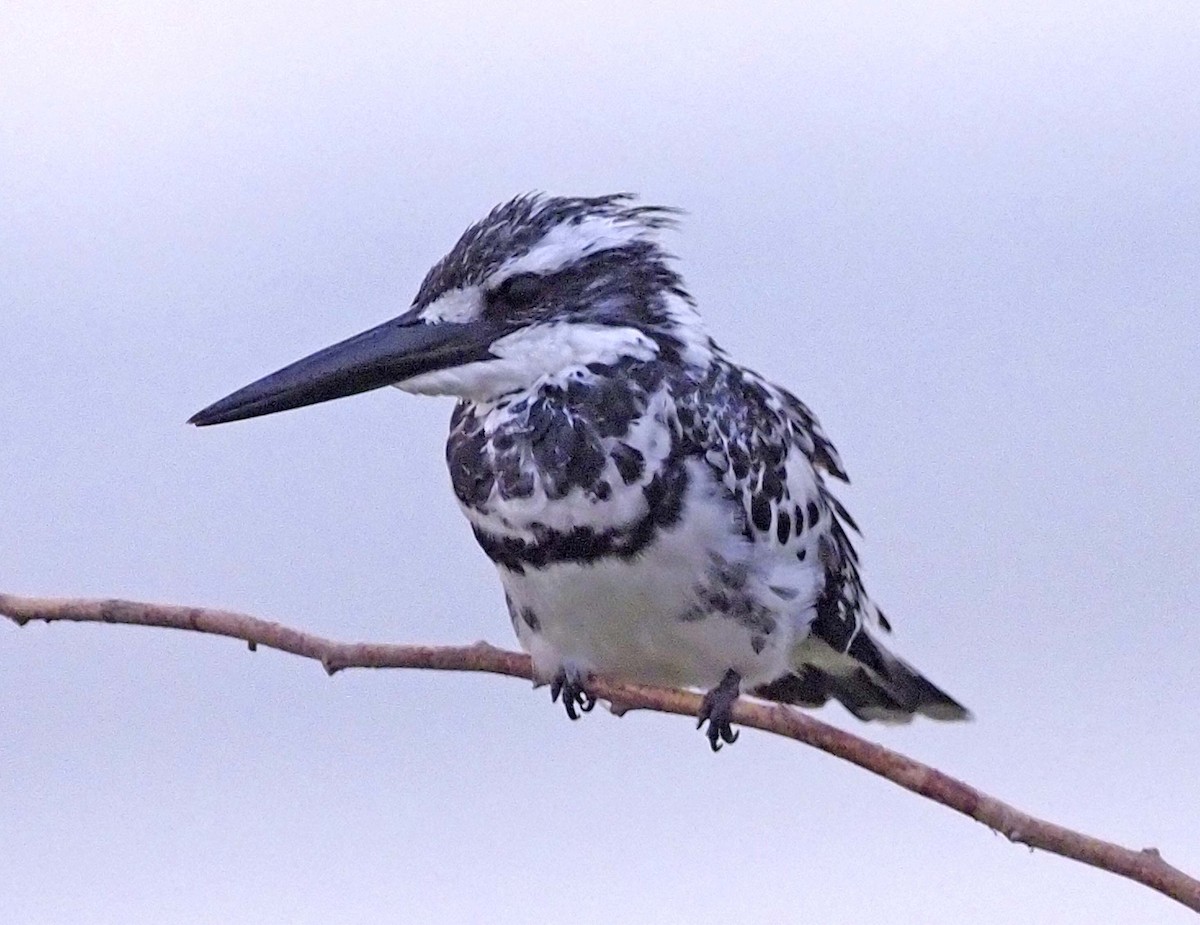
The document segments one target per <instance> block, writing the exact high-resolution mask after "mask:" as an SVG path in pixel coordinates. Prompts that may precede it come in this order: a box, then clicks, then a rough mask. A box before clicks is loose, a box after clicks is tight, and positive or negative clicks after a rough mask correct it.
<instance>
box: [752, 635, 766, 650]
mask: <svg viewBox="0 0 1200 925" xmlns="http://www.w3.org/2000/svg"><path fill="white" fill-rule="evenodd" d="M766 647H767V638H766V637H765V636H758V635H754V636H751V637H750V648H751V649H753V650H754V654H755V655H760V654H761V653H762V650H763V649H765V648H766Z"/></svg>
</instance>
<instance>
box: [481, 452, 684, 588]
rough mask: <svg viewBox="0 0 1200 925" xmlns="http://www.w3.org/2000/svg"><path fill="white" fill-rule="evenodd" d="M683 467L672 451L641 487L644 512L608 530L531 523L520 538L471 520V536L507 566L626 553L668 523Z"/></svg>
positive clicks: (679, 496) (676, 505)
mask: <svg viewBox="0 0 1200 925" xmlns="http://www.w3.org/2000/svg"><path fill="white" fill-rule="evenodd" d="M687 486H688V473H687V469H686V468H685V467H684V466H683V465H682V463H681V461H680V460H679V459H678V458H676V457H668V460H667V465H666V466H665V468H664V469H663V470H662V471H661V472H659V473H658V474H657V475H656V476H655V477H654V478H653V479H651V480H650V483H649V484H648V485H647V486H646V487H645V488H644V489H643V494H644V496H645V499H646V505H647V511H646V515H645V516H644V517H643V518H642V519H641V520H638V521H635V522H634V523H632V524H630V525H628V526H624V527H615V528H612V529H608V530H594V529H592V528H591V527H575V528H574V529H572V530H568V531H565V532H563V531H557V530H550V529H549V528H547V527H545V526H544V525H542V526H541V529H540V530H539V529H538V528H537V525H533V526H531V529H532V530H533V532H534V535H535V539H534V541H533V542H526V541H525V540H522V539H517V538H515V537H511V536H496V535H494V534H491V533H488V532H487V531H486V530H483V529H481V528H480V527H478V526H475V527H474V528H473V529H474V532H475V539H476V540H477V541H478V542H479V545H480V546H482V547H483V551H484V552H485V553H486V554H487V556H488V558H490V559H491V560H492V561H493V562H495V563H497V564H498V565H502V566H504V567H505V568H507V569H509V570H510V571H513V572H523V571H525V569H526V568H535V569H536V568H544V567H546V566H547V565H552V564H554V563H558V562H595V561H596V560H598V559H604V558H609V557H615V558H619V559H632V558H633V557H634V556H637V555H638V554H639V553H641V552H642V551H643V550H644V549H645V548H646V547H647V546H649V545H650V543H651V542H653V540H654V538H655V535H656V534H657V532H658V531H659V530H664V529H668V528H670V527H673V526H674V525H675V524H676V523H677V522H678V521H679V517H680V514H681V513H682V511H683V498H684V495H685V494H686V492H687Z"/></svg>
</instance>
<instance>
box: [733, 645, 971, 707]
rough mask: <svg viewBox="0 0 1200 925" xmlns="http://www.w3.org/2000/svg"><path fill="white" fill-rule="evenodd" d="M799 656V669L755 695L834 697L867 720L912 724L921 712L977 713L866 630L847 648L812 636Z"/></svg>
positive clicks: (787, 699) (810, 702) (793, 699)
mask: <svg viewBox="0 0 1200 925" xmlns="http://www.w3.org/2000/svg"><path fill="white" fill-rule="evenodd" d="M797 656H798V658H797V662H796V670H795V671H794V672H793V673H791V674H787V675H784V676H783V677H781V678H778V679H776V680H774V681H772V682H771V683H770V684H767V685H764V686H762V687H759V688H757V689H756V690H755V691H754V694H755V695H756V696H758V697H764V698H766V699H767V700H776V701H779V702H780V703H794V704H798V705H801V706H820V705H821V704H824V703H825V702H826V701H828V700H829V699H830V698H833V699H835V700H837V701H839V702H840V703H841V704H842V705H843V706H844V707H845V708H846V709H847V710H849V711H850V712H851V713H852V714H854V715H855V716H856V717H858V718H859V719H861V720H868V721H870V720H878V721H880V722H884V723H906V722H908V721H909V720H911V719H912V718H913V716H914V715H916V714H921V715H922V716H928V717H930V718H931V719H937V720H965V719H970V718H971V713H970V711H969V710H967V708H966V707H964V706H963V705H962V704H960V703H959V702H958V701H957V700H955V699H954V698H953V697H951V696H950V695H949V694H947V693H946V692H945V691H943V690H942V689H941V688H940V687H938V686H937V685H936V684H934V683H933V682H932V681H930V680H929V679H928V678H926V677H924V676H923V675H922V674H920V672H918V671H917V670H916V669H915V668H913V667H912V666H911V665H909V664H908V663H907V662H905V661H904V660H903V659H901V658H899V657H897V656H895V655H893V654H892V653H891V652H889V651H888V650H887V649H885V648H883V646H881V645H879V643H877V642H876V641H875V640H874V639H872V638H871V637H870V636H868V635H867V634H866V633H865V632H859V633H858V634H857V635H856V636H855V638H854V640H853V642H852V643H851V645H850V648H849V649H848V650H847V651H846V652H845V653H841V652H837V651H836V650H835V649H833V648H832V647H830V646H829V645H827V644H826V643H824V642H823V641H820V640H817V639H814V638H812V637H810V638H809V639H808V640H806V641H805V642H804V643H803V644H802V645H801V647H800V648H799V650H798V652H797Z"/></svg>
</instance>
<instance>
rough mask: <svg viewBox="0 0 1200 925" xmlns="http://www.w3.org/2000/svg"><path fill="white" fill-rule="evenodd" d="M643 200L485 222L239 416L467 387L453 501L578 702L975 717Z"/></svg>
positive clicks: (568, 205) (565, 203)
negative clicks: (394, 306)
mask: <svg viewBox="0 0 1200 925" xmlns="http://www.w3.org/2000/svg"><path fill="white" fill-rule="evenodd" d="M677 215H678V212H677V211H676V210H674V209H670V208H664V207H660V206H650V205H639V204H637V202H636V201H635V198H634V197H633V196H631V195H628V194H617V195H611V196H597V197H591V198H567V197H551V196H545V195H541V194H530V195H524V196H518V197H517V198H515V199H513V200H511V201H510V202H506V203H503V204H502V205H499V206H497V207H496V208H494V209H493V210H492V211H491V212H490V213H489V214H488V215H487V217H486V218H484V219H483V220H481V221H479V222H477V223H476V224H474V225H472V226H471V227H470V228H468V229H467V230H466V232H465V233H464V234H463V236H462V237H461V238H460V239H459V241H458V243H457V244H455V245H454V247H453V248H452V249H451V250H450V252H449V253H448V254H446V256H444V257H443V258H442V259H441V260H439V261H438V262H437V263H436V264H434V266H433V268H432V269H431V270H430V271H429V272H428V274H427V275H426V276H425V279H424V281H423V282H422V283H421V287H420V289H419V290H418V292H417V295H416V298H415V299H414V300H413V302H412V307H411V308H410V309H409V310H408V311H407V312H405V313H404V314H402V315H400V316H399V317H398V318H394V319H392V320H391V321H387V322H384V323H383V324H381V325H379V326H378V327H375V328H372V329H370V330H368V331H365V332H363V333H362V334H359V335H357V336H355V337H351V338H349V339H348V340H345V341H342V342H341V343H339V344H336V345H335V346H332V347H328V348H326V349H325V350H321V351H319V352H317V353H314V354H313V355H311V356H309V357H307V358H305V359H302V360H299V361H298V362H296V363H293V364H292V365H290V366H288V367H286V368H284V369H281V370H279V371H278V372H276V373H273V374H271V375H270V376H267V377H265V378H263V379H260V380H259V381H257V382H255V383H253V384H251V385H248V386H246V387H245V388H243V389H241V390H239V391H237V392H234V393H233V394H232V395H230V396H228V397H227V398H223V399H222V400H220V401H218V402H216V403H215V404H213V405H210V406H209V407H208V408H205V409H204V410H203V411H201V412H199V413H198V414H196V415H195V416H194V417H193V418H192V419H191V421H190V423H193V424H197V425H208V424H221V423H224V422H227V421H236V420H239V419H242V418H250V417H256V416H258V415H263V414H272V413H274V412H276V411H283V410H286V409H289V408H296V407H299V406H301V405H309V404H314V403H316V402H323V401H328V400H330V399H334V398H341V397H343V396H346V395H352V394H355V393H357V392H365V391H367V390H369V389H375V388H379V387H381V386H385V385H393V386H396V387H397V388H400V389H403V390H404V391H406V392H416V393H419V394H422V395H452V396H455V397H457V398H458V404H457V406H456V407H455V409H454V414H453V417H452V419H451V423H450V437H449V441H448V443H447V445H446V461H447V463H448V464H449V467H450V478H451V482H452V484H453V487H454V493H455V495H456V496H457V497H458V501H459V504H460V505H461V507H462V510H463V513H464V514H466V516H467V519H468V521H470V524H471V529H472V530H473V531H474V533H475V538H476V539H477V540H478V542H479V545H480V546H482V547H483V551H484V552H485V553H486V554H487V555H488V557H489V558H491V560H492V561H493V562H494V563H495V565H496V568H497V569H498V571H499V573H500V581H501V583H502V584H503V586H504V591H505V600H506V602H507V604H508V612H509V615H510V618H511V620H512V625H513V628H514V630H515V631H516V635H517V639H518V640H519V641H520V643H521V646H522V647H523V648H524V649H525V650H526V651H527V652H528V653H529V654H530V655H531V656H532V658H533V664H534V669H535V672H536V673H537V676H538V677H539V678H540V679H541V680H542V681H547V682H550V684H551V692H552V698H553V699H555V700H557V699H558V698H559V697H560V696H561V698H562V701H563V704H564V705H565V707H566V711H567V713H568V715H569V716H570V717H571V718H572V719H575V718H577V716H578V714H579V712H580V711H583V712H586V711H588V710H590V709H591V708H592V706H594V704H595V700H594V698H593V697H592V696H591V695H590V694H589V693H588V680H589V677H590V676H591V675H592V674H593V673H595V674H598V675H602V676H605V677H610V678H613V679H617V680H627V681H637V682H643V683H647V684H657V685H670V686H683V687H696V688H701V689H704V690H706V691H707V694H706V695H705V697H704V702H703V708H702V710H701V716H700V725H701V726H703V724H704V723H705V721H707V722H708V729H707V730H706V735H707V737H708V740H709V743H710V744H711V746H712V748H713V750H714V751H715V750H717V749H719V748H720V747H721V743H722V742H732V741H734V739H735V738H736V733H735V732H734V731H733V730H732V728H731V726H730V713H731V709H732V706H733V703H734V701H735V700H736V699H737V697H738V695H739V694H740V693H742V692H743V691H745V692H748V693H752V694H754V695H756V696H759V697H764V698H767V699H770V700H776V701H781V702H784V703H793V704H801V705H805V706H817V705H820V704H823V703H825V702H826V701H827V700H828V699H829V698H831V697H832V698H835V699H837V700H839V701H841V703H842V704H843V705H845V707H846V708H847V709H848V710H849V711H850V712H851V713H853V714H854V715H855V716H857V717H859V718H860V719H864V720H873V719H877V720H884V721H892V722H903V721H906V720H908V719H910V718H911V717H912V716H913V715H914V714H917V713H920V714H924V715H926V716H930V717H933V718H935V719H942V720H955V719H964V718H966V717H968V715H969V714H968V712H967V710H966V709H964V708H963V707H962V706H961V705H960V704H959V703H958V702H957V701H955V700H954V699H953V698H951V697H950V696H949V695H948V694H946V693H945V692H944V691H942V690H941V689H940V688H938V687H937V686H935V685H934V684H932V683H931V682H930V681H928V680H927V679H926V678H925V677H923V676H922V675H921V674H920V673H919V672H917V671H916V670H915V669H913V668H912V667H911V666H910V665H908V664H907V663H906V662H904V661H902V660H901V659H899V658H898V657H896V656H895V655H893V654H892V653H891V652H889V651H888V650H887V649H886V648H884V647H883V645H882V644H881V643H880V642H879V635H880V634H881V633H882V632H886V631H888V630H889V629H890V627H889V626H888V623H887V620H886V619H885V618H884V616H883V614H882V613H881V612H880V611H879V609H878V608H877V607H876V606H875V604H874V603H873V602H872V601H871V599H870V598H869V597H868V596H867V593H866V591H865V589H864V587H863V582H862V577H861V575H860V573H859V563H858V557H857V555H856V554H855V550H854V547H853V545H852V544H851V540H850V536H849V531H851V530H853V531H857V527H856V525H855V523H854V521H853V520H852V519H851V518H850V515H849V514H848V513H847V512H846V509H845V508H844V507H843V506H842V505H841V503H840V502H839V501H838V500H837V499H836V498H835V497H834V496H833V495H832V494H831V493H830V490H829V487H828V486H827V484H826V478H827V477H833V478H837V479H842V480H845V479H846V474H845V471H844V470H843V468H842V462H841V460H840V459H839V458H838V454H837V451H836V450H835V449H834V448H833V444H831V443H830V442H829V439H828V437H826V436H825V432H824V431H823V430H822V429H821V425H820V424H819V423H818V422H817V419H816V418H815V417H814V416H813V414H812V412H811V411H809V410H808V408H807V407H806V406H805V405H804V404H803V403H802V402H801V401H800V400H799V399H797V398H796V397H795V396H794V395H792V394H791V393H790V392H788V391H786V390H784V389H782V388H780V387H779V386H777V385H774V384H772V383H770V382H768V381H766V380H765V379H763V378H762V377H761V376H759V375H757V374H756V373H754V372H751V371H750V370H748V369H746V368H745V367H742V366H738V365H737V364H736V363H734V362H732V361H731V360H730V359H729V358H728V357H727V356H726V354H725V352H724V351H723V350H722V349H721V348H720V347H718V346H717V345H716V344H715V343H714V342H713V340H712V338H711V337H710V336H709V334H708V333H707V331H706V330H705V327H704V325H703V323H702V322H701V320H700V316H699V315H698V314H697V311H696V308H695V303H694V302H693V300H692V298H691V296H690V295H689V294H688V292H687V290H686V289H685V288H684V283H683V280H682V278H681V277H680V276H679V274H678V273H677V272H676V271H675V269H674V267H673V264H672V261H673V258H672V256H671V255H670V254H669V253H668V252H667V251H666V250H665V249H664V247H663V243H662V240H661V237H662V232H663V231H664V229H668V228H670V227H672V226H673V225H674V224H675V221H676V216H677Z"/></svg>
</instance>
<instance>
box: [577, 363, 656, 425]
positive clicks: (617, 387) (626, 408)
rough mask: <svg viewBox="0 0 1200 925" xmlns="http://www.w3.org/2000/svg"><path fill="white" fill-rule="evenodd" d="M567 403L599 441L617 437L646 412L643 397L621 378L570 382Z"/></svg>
mask: <svg viewBox="0 0 1200 925" xmlns="http://www.w3.org/2000/svg"><path fill="white" fill-rule="evenodd" d="M566 401H567V403H568V405H569V406H570V408H571V409H572V411H573V412H575V413H577V414H578V415H579V416H580V417H582V418H584V419H586V420H587V421H588V423H589V424H590V425H591V426H592V427H593V428H594V429H595V431H596V433H597V434H598V435H599V436H601V437H620V436H623V435H625V434H626V433H628V432H629V425H630V424H631V423H632V422H633V421H634V420H635V419H636V418H637V417H638V416H639V415H641V413H642V411H643V410H644V408H645V401H644V393H642V392H641V390H640V389H638V390H636V391H635V390H634V389H632V388H630V384H629V383H628V382H627V381H626V380H625V379H624V378H622V377H620V376H616V377H613V378H599V379H596V380H594V381H592V382H587V383H585V382H579V381H574V382H571V383H570V384H569V385H568V387H567V396H566Z"/></svg>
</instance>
